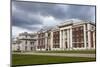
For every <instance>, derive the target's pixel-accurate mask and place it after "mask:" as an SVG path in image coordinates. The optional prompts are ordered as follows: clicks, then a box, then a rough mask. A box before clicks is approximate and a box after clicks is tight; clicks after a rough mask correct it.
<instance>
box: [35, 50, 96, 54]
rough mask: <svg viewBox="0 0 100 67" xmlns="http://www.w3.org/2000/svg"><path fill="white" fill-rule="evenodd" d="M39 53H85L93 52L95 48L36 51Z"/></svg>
mask: <svg viewBox="0 0 100 67" xmlns="http://www.w3.org/2000/svg"><path fill="white" fill-rule="evenodd" d="M36 52H39V53H85V54H95V53H96V51H95V50H68V51H67V50H65V51H36Z"/></svg>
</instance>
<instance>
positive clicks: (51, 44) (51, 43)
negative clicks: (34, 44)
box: [50, 32, 53, 50]
mask: <svg viewBox="0 0 100 67" xmlns="http://www.w3.org/2000/svg"><path fill="white" fill-rule="evenodd" d="M50 38H51V40H50V46H51V50H52V49H53V32H51V37H50Z"/></svg>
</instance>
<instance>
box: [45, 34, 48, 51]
mask: <svg viewBox="0 0 100 67" xmlns="http://www.w3.org/2000/svg"><path fill="white" fill-rule="evenodd" d="M47 37H48V34H47V33H45V49H47V44H48V43H47Z"/></svg>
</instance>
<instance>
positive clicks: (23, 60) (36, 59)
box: [12, 54, 96, 66]
mask: <svg viewBox="0 0 100 67" xmlns="http://www.w3.org/2000/svg"><path fill="white" fill-rule="evenodd" d="M95 60H96V59H95V58H80V57H59V56H39V55H18V54H13V55H12V65H13V66H17V65H32V64H33V65H37V64H54V63H72V62H89V61H95Z"/></svg>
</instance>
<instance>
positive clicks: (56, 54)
mask: <svg viewBox="0 0 100 67" xmlns="http://www.w3.org/2000/svg"><path fill="white" fill-rule="evenodd" d="M13 54H24V55H47V56H66V57H88V58H95V54H79V53H32V52H25V53H13Z"/></svg>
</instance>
